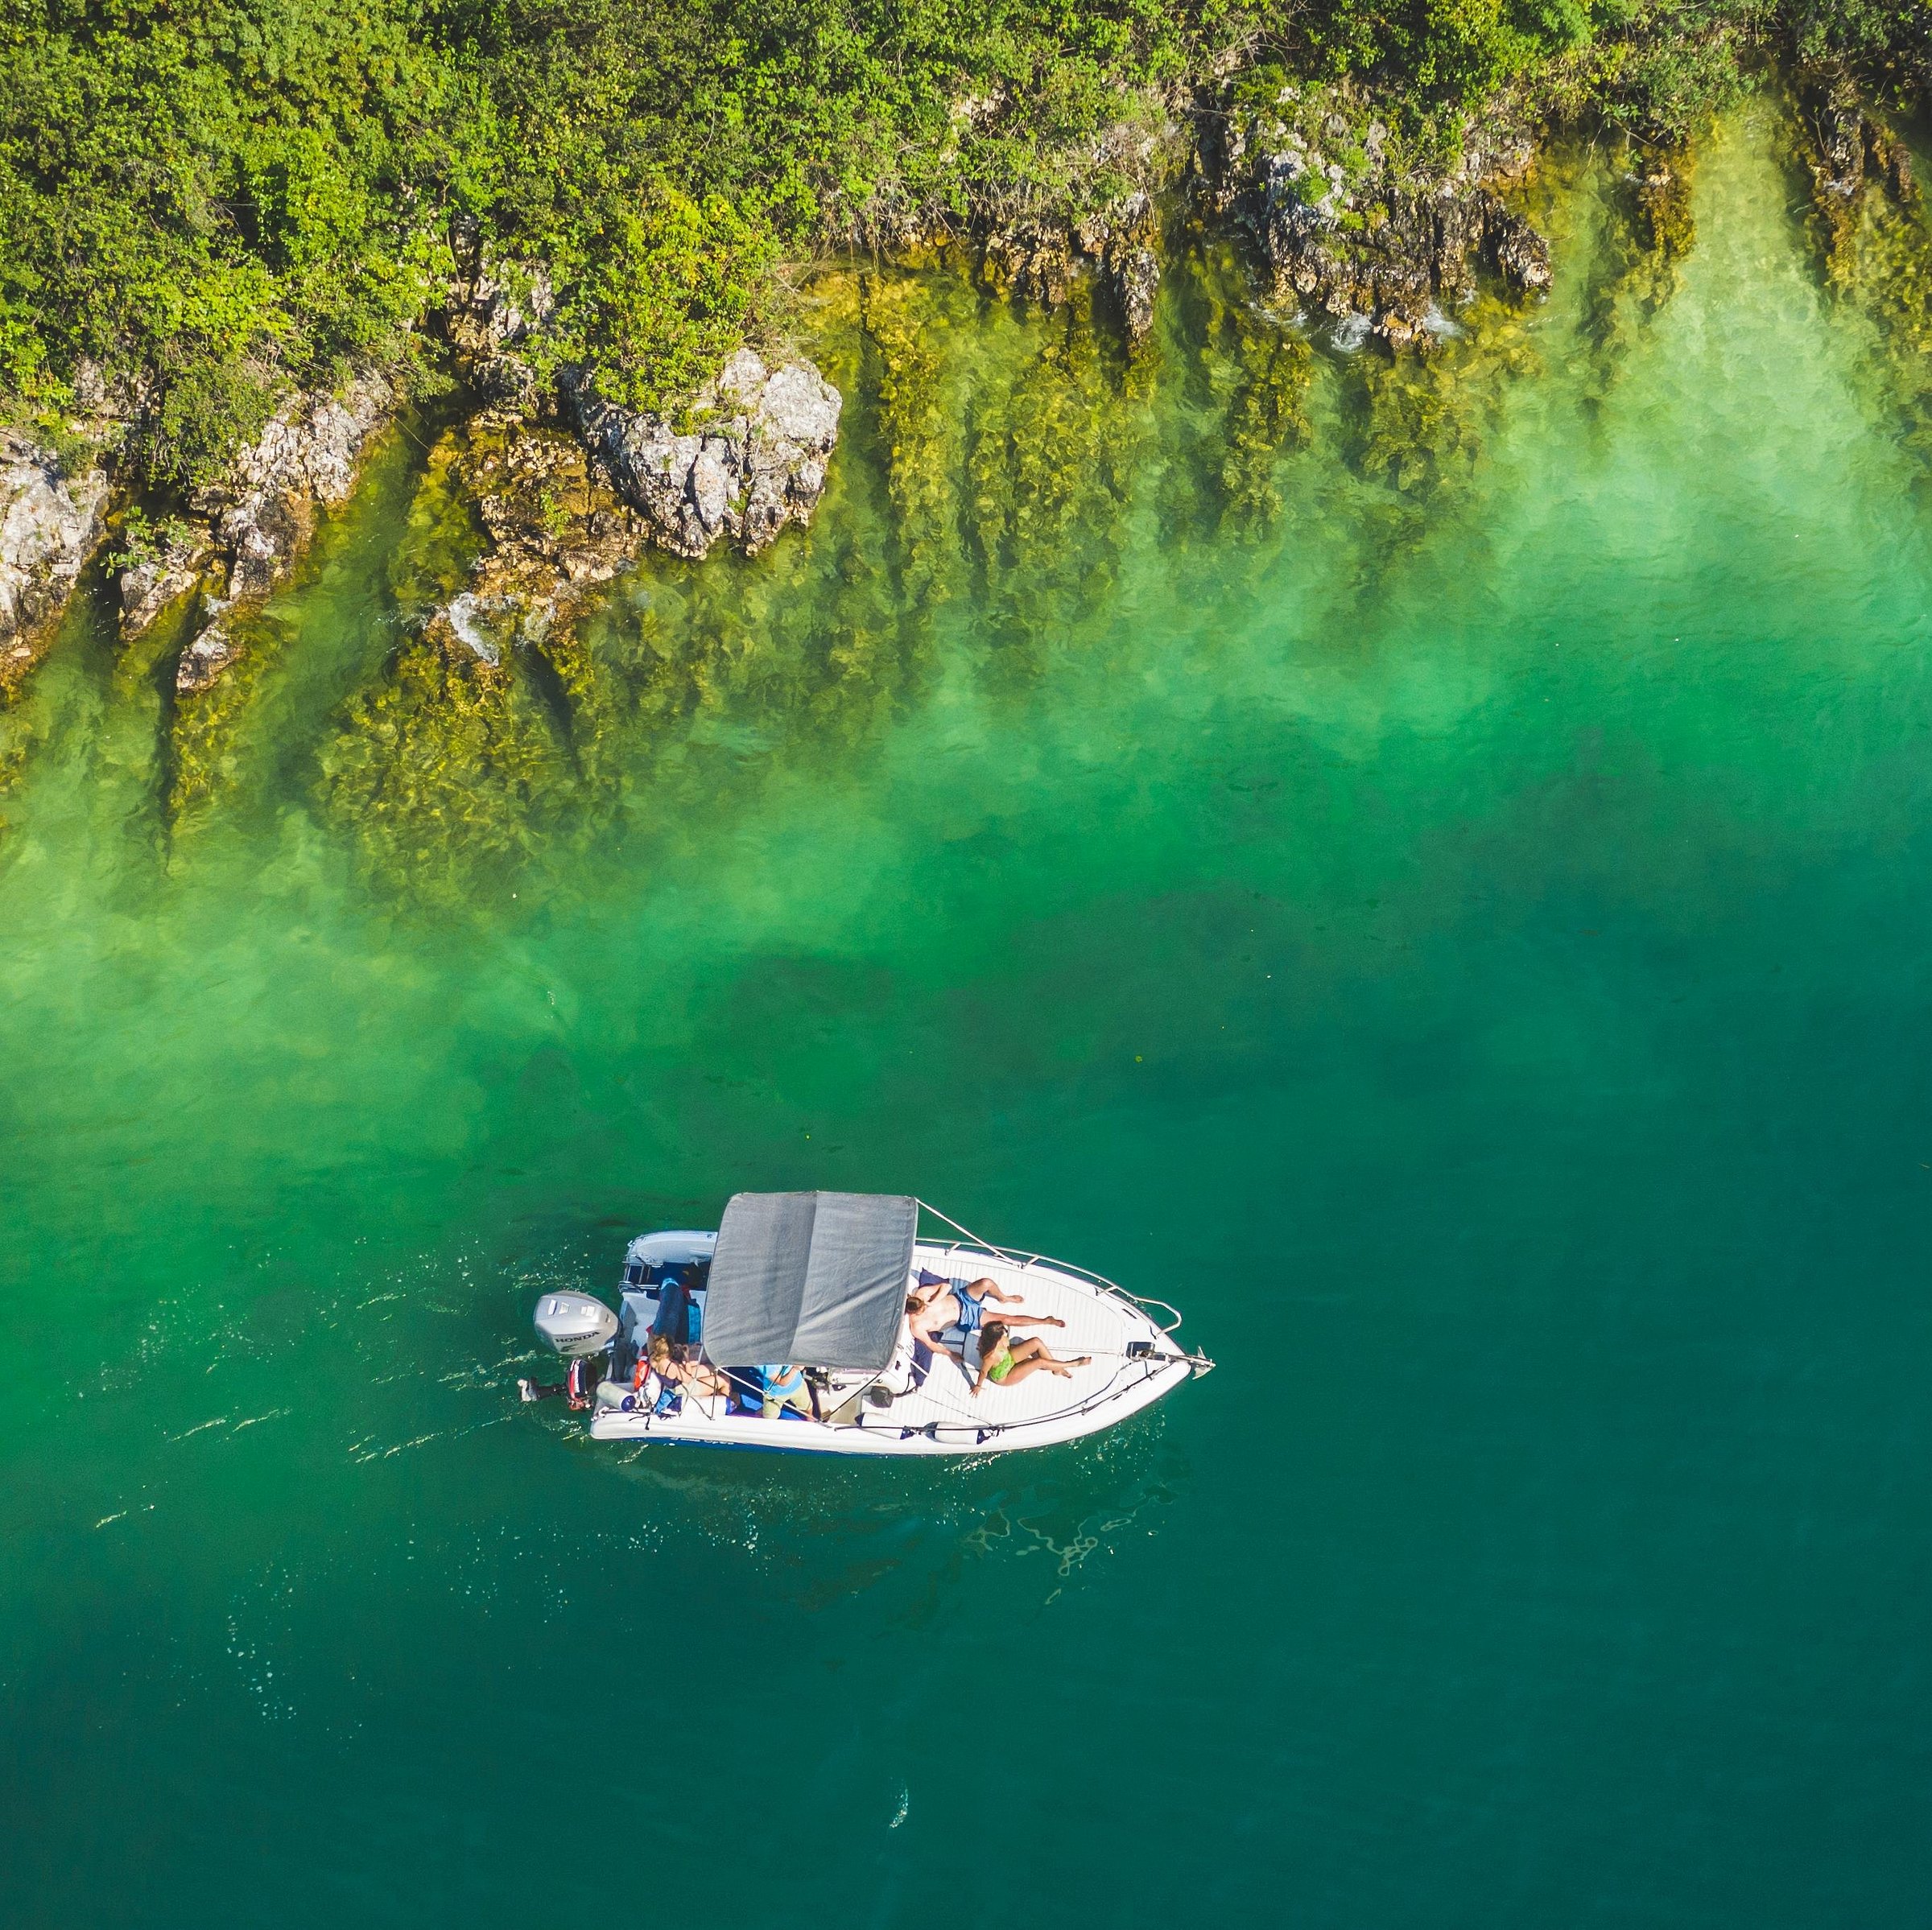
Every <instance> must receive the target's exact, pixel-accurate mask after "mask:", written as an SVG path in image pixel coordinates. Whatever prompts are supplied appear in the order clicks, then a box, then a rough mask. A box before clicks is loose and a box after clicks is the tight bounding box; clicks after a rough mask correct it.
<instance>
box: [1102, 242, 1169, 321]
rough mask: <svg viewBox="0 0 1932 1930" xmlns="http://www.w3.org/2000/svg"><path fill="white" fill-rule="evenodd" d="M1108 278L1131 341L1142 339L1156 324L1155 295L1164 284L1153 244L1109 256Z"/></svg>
mask: <svg viewBox="0 0 1932 1930" xmlns="http://www.w3.org/2000/svg"><path fill="white" fill-rule="evenodd" d="M1108 280H1109V282H1110V283H1111V284H1112V287H1113V296H1114V299H1115V301H1116V302H1117V303H1118V304H1119V306H1120V311H1121V324H1122V326H1123V327H1125V329H1126V331H1127V340H1129V343H1133V342H1138V341H1141V340H1144V339H1145V338H1146V334H1147V332H1148V331H1149V329H1150V328H1153V326H1154V296H1155V295H1156V294H1157V293H1158V291H1159V289H1160V286H1161V265H1160V263H1159V262H1158V260H1156V259H1155V258H1154V250H1153V249H1151V248H1133V249H1127V250H1126V251H1125V252H1124V253H1123V254H1120V255H1118V256H1117V257H1114V258H1110V259H1109V261H1108Z"/></svg>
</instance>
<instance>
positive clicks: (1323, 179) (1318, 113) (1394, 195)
mask: <svg viewBox="0 0 1932 1930" xmlns="http://www.w3.org/2000/svg"><path fill="white" fill-rule="evenodd" d="M1338 104H1339V105H1338ZM1343 108H1346V109H1348V111H1347V112H1344V111H1341V109H1343ZM1222 152H1223V154H1224V155H1225V156H1226V157H1227V159H1226V165H1227V166H1228V167H1229V168H1231V169H1232V170H1234V171H1236V175H1237V179H1236V181H1235V182H1234V183H1233V184H1231V185H1229V186H1228V187H1227V188H1224V190H1223V192H1222V199H1223V200H1224V201H1225V202H1226V203H1227V204H1231V205H1236V206H1239V207H1241V208H1243V209H1244V211H1245V217H1246V219H1247V221H1248V225H1249V227H1250V229H1252V231H1253V233H1254V235H1255V237H1256V240H1257V243H1258V245H1259V246H1260V249H1261V254H1262V255H1263V256H1264V258H1265V260H1266V262H1267V263H1268V265H1269V269H1270V270H1272V272H1273V274H1274V282H1275V287H1276V291H1277V292H1278V295H1282V296H1284V297H1286V298H1288V299H1291V300H1292V301H1293V303H1294V305H1295V306H1296V307H1298V308H1300V309H1302V310H1303V311H1307V312H1311V313H1312V314H1313V315H1315V316H1317V317H1319V319H1321V320H1325V321H1327V322H1328V323H1330V324H1333V325H1335V328H1336V329H1337V332H1338V339H1352V340H1360V339H1362V338H1364V337H1365V336H1368V335H1370V334H1373V335H1376V336H1380V337H1381V339H1382V340H1385V341H1387V342H1389V344H1392V345H1393V346H1396V347H1415V348H1426V347H1427V346H1428V344H1430V341H1431V340H1437V339H1440V338H1441V337H1442V336H1443V335H1444V334H1445V333H1447V332H1452V331H1449V330H1445V328H1443V318H1444V315H1445V311H1447V310H1448V309H1450V308H1453V307H1456V306H1459V305H1460V304H1461V303H1465V302H1467V301H1468V300H1469V299H1471V297H1472V295H1474V294H1475V292H1476V282H1475V267H1476V264H1477V263H1479V262H1480V263H1484V264H1485V265H1487V266H1489V267H1491V268H1492V269H1493V270H1495V272H1496V274H1497V275H1498V276H1499V277H1500V278H1501V279H1502V281H1503V282H1505V284H1506V285H1507V286H1508V287H1509V288H1510V289H1511V290H1512V291H1513V292H1515V293H1516V294H1517V295H1541V294H1542V293H1543V292H1544V291H1546V290H1547V289H1548V287H1549V286H1550V249H1549V245H1548V243H1547V242H1546V241H1545V240H1544V239H1543V237H1542V236H1541V235H1540V234H1538V233H1537V231H1536V230H1535V229H1534V228H1533V227H1532V226H1531V225H1530V223H1529V222H1527V221H1525V220H1524V219H1523V218H1522V217H1521V216H1520V215H1518V214H1516V213H1513V212H1511V210H1510V209H1509V208H1508V207H1507V206H1506V205H1505V204H1504V202H1503V200H1502V199H1501V196H1499V195H1498V194H1497V192H1496V189H1497V188H1499V187H1501V186H1503V185H1505V184H1507V183H1509V181H1511V180H1513V179H1517V177H1519V176H1520V175H1522V174H1523V173H1524V172H1525V171H1526V170H1527V168H1528V167H1529V166H1530V163H1531V161H1532V160H1533V159H1534V152H1535V150H1534V141H1533V138H1532V136H1531V134H1530V131H1529V130H1528V129H1527V128H1526V127H1525V126H1523V125H1522V124H1521V123H1520V122H1518V121H1517V119H1515V118H1513V115H1512V113H1510V112H1509V109H1508V108H1507V107H1506V106H1498V107H1496V109H1494V112H1493V115H1492V118H1491V119H1490V120H1489V121H1488V122H1477V123H1473V124H1472V125H1471V126H1468V127H1466V128H1465V130H1463V142H1462V146H1461V151H1460V155H1459V159H1457V161H1456V162H1455V164H1454V165H1453V166H1451V167H1448V168H1447V169H1443V168H1440V167H1434V166H1429V167H1418V166H1414V165H1412V164H1410V163H1408V162H1406V161H1405V159H1403V157H1402V155H1401V154H1400V153H1399V151H1398V149H1397V142H1395V140H1394V138H1393V136H1392V135H1391V134H1390V133H1389V130H1388V129H1387V127H1385V126H1384V125H1383V124H1382V123H1381V122H1379V121H1377V120H1374V119H1373V118H1368V116H1367V113H1366V109H1365V108H1364V106H1363V105H1362V104H1361V103H1360V102H1359V101H1356V100H1355V99H1354V98H1353V97H1351V96H1348V95H1347V94H1345V93H1331V94H1327V95H1323V94H1320V93H1314V92H1311V93H1310V94H1309V95H1308V96H1307V97H1303V96H1302V95H1301V94H1299V93H1297V92H1296V90H1294V89H1284V90H1283V92H1282V97H1281V99H1280V100H1279V101H1278V103H1277V105H1276V107H1275V109H1274V110H1273V111H1271V112H1265V113H1259V114H1257V116H1255V117H1254V118H1253V120H1252V122H1249V124H1247V125H1245V126H1241V127H1240V128H1238V129H1236V130H1234V131H1232V132H1231V133H1230V134H1229V135H1228V136H1227V137H1226V138H1225V139H1224V142H1223V146H1222ZM1243 181H1245V186H1244V185H1242V183H1243Z"/></svg>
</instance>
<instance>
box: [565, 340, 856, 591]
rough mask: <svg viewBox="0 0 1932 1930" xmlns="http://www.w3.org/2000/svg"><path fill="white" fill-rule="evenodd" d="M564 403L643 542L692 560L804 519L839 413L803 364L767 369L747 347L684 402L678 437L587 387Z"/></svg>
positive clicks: (759, 544)
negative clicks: (687, 421) (639, 521)
mask: <svg viewBox="0 0 1932 1930" xmlns="http://www.w3.org/2000/svg"><path fill="white" fill-rule="evenodd" d="M566 399H567V401H568V404H569V406H570V408H571V410H572V414H573V415H574V417H575V419H576V423H577V427H578V432H579V433H580V435H582V437H583V439H584V443H586V445H587V446H588V447H589V448H590V450H591V451H592V453H593V454H594V455H595V456H597V460H598V461H599V462H600V463H601V465H602V466H603V468H604V469H605V472H607V474H608V475H609V477H610V480H611V483H612V485H613V487H614V488H615V489H616V491H617V494H618V495H619V496H620V497H622V498H623V500H624V501H625V502H626V503H628V504H629V505H630V506H631V508H633V509H635V510H637V511H638V513H639V514H640V515H641V516H642V518H644V521H645V522H646V525H647V526H648V527H649V530H650V535H651V537H652V538H654V540H655V541H656V542H658V543H660V544H662V545H663V547H664V548H666V549H667V550H670V551H672V552H673V553H674V554H675V555H679V556H688V557H692V558H697V557H702V556H704V555H708V554H709V553H710V551H711V548H712V545H713V544H714V543H716V542H718V541H719V540H720V538H723V539H726V540H729V541H731V542H736V543H737V545H738V546H739V547H740V548H741V549H742V550H743V551H745V554H746V555H757V553H758V551H760V550H762V549H763V548H764V547H765V546H766V544H768V543H769V542H771V541H772V539H773V538H774V537H775V536H776V535H777V534H778V532H779V530H782V528H783V527H784V526H785V525H786V523H788V522H795V523H800V524H803V523H805V522H809V521H810V520H811V513H812V511H813V510H814V509H816V508H817V506H818V502H819V497H820V496H822V495H823V494H824V489H825V474H826V461H827V459H828V457H829V456H831V454H832V449H833V447H834V446H835V445H836V443H837V441H838V439H839V415H840V410H841V408H842V407H843V406H844V404H843V398H841V397H840V394H839V392H838V390H836V389H835V388H833V387H832V384H831V383H830V382H828V381H826V379H825V378H824V376H822V375H821V374H820V373H819V371H818V370H817V369H815V367H814V366H813V365H811V363H810V362H805V361H798V362H788V363H786V365H784V366H783V367H782V368H780V369H769V368H767V367H766V365H765V363H764V362H763V361H762V360H761V359H760V357H758V356H757V355H754V354H753V353H752V351H751V350H750V349H749V348H741V349H740V350H739V351H738V352H737V354H735V355H734V356H733V357H732V358H731V360H730V361H728V362H727V363H726V364H725V367H724V369H723V370H722V371H721V372H720V374H719V377H718V379H717V381H716V384H715V385H714V386H713V387H712V388H711V389H710V390H707V391H706V392H705V393H704V394H701V395H700V396H698V397H696V398H695V399H694V400H693V402H692V403H691V408H690V410H689V412H688V413H689V415H690V417H691V420H692V422H693V424H694V426H693V427H692V428H691V430H690V431H687V432H680V431H679V430H678V429H677V428H675V427H674V426H673V424H672V423H671V422H670V421H669V420H667V419H666V418H665V417H663V416H662V415H658V414H651V413H650V412H648V411H637V410H628V409H621V408H619V407H617V406H616V405H615V404H613V403H611V402H605V400H604V399H603V398H601V397H600V396H599V395H598V394H597V390H596V387H595V386H594V384H592V383H588V382H580V383H577V384H576V385H573V386H572V388H571V389H570V390H568V392H567V398H566Z"/></svg>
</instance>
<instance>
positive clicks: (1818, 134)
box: [1799, 69, 1918, 260]
mask: <svg viewBox="0 0 1932 1930" xmlns="http://www.w3.org/2000/svg"><path fill="white" fill-rule="evenodd" d="M1799 98H1800V102H1801V105H1802V109H1803V114H1804V119H1805V123H1806V127H1807V128H1808V130H1809V131H1810V135H1811V139H1812V148H1811V152H1810V155H1809V156H1808V157H1807V159H1808V160H1809V163H1810V169H1811V179H1812V183H1813V186H1814V190H1815V201H1816V206H1817V208H1818V216H1819V218H1820V219H1821V221H1823V225H1824V229H1825V241H1826V246H1827V252H1828V253H1829V254H1831V257H1832V258H1834V260H1836V259H1837V258H1839V257H1840V256H1841V255H1842V254H1843V253H1844V252H1845V251H1846V249H1847V247H1848V245H1849V244H1850V242H1851V241H1852V237H1853V234H1854V232H1855V230H1856V228H1857V225H1858V213H1859V208H1860V204H1861V202H1862V200H1863V199H1864V191H1865V188H1866V187H1867V185H1868V183H1872V182H1876V183H1877V184H1879V185H1880V186H1881V187H1882V188H1884V190H1885V192H1886V193H1887V194H1889V196H1891V197H1892V199H1893V200H1894V201H1896V202H1897V204H1899V206H1900V207H1901V208H1910V207H1913V206H1915V205H1916V204H1917V202H1918V180H1917V179H1916V178H1915V177H1914V176H1913V172H1912V156H1911V153H1910V151H1909V150H1908V149H1907V147H1906V146H1905V142H1903V141H1901V140H1900V139H1899V138H1898V137H1897V135H1896V134H1892V133H1890V132H1889V131H1888V130H1886V129H1885V128H1884V127H1882V126H1880V124H1879V123H1878V122H1876V121H1875V120H1874V119H1872V117H1871V115H1869V114H1868V113H1866V111H1865V109H1864V102H1863V101H1862V99H1861V98H1860V93H1859V90H1858V87H1857V84H1856V82H1855V81H1854V80H1853V79H1852V76H1850V75H1849V74H1848V73H1846V72H1843V71H1842V70H1839V69H1826V70H1823V71H1820V72H1814V73H1812V74H1810V75H1809V76H1806V79H1805V80H1803V81H1802V84H1801V86H1800V89H1799Z"/></svg>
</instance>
